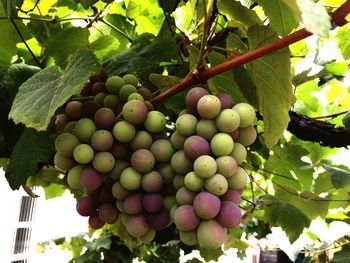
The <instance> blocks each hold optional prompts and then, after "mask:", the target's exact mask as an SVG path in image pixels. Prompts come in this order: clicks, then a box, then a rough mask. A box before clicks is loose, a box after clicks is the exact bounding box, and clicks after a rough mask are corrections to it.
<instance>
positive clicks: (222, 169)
mask: <svg viewBox="0 0 350 263" xmlns="http://www.w3.org/2000/svg"><path fill="white" fill-rule="evenodd" d="M235 146H236V144H235ZM235 146H234V147H235ZM234 147H233V148H234ZM231 154H232V153H231ZM216 164H217V167H218V170H217V173H218V174H222V175H223V176H225V177H230V176H233V175H234V174H235V173H236V171H237V162H236V160H235V159H234V158H233V157H232V156H228V155H226V156H221V157H219V158H217V159H216Z"/></svg>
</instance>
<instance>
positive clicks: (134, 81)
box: [123, 74, 139, 87]
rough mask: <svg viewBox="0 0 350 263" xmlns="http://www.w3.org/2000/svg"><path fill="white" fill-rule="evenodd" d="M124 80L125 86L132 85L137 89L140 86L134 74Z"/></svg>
mask: <svg viewBox="0 0 350 263" xmlns="http://www.w3.org/2000/svg"><path fill="white" fill-rule="evenodd" d="M123 80H124V82H125V84H130V85H133V86H135V87H137V86H138V85H139V80H138V79H137V78H136V76H135V75H133V74H126V75H124V76H123Z"/></svg>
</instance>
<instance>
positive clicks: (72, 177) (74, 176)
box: [67, 164, 84, 189]
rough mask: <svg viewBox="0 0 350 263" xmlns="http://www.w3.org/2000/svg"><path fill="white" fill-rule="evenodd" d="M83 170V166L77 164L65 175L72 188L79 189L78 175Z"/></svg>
mask: <svg viewBox="0 0 350 263" xmlns="http://www.w3.org/2000/svg"><path fill="white" fill-rule="evenodd" d="M83 170H84V166H83V165H81V164H78V165H76V166H74V167H73V168H72V169H70V170H69V172H68V175H67V183H68V185H69V186H70V187H71V188H72V189H81V188H82V186H81V183H80V175H81V173H82V172H83Z"/></svg>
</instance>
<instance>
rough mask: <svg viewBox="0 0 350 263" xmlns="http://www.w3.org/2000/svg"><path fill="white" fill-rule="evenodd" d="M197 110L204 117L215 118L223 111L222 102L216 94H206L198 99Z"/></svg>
mask: <svg viewBox="0 0 350 263" xmlns="http://www.w3.org/2000/svg"><path fill="white" fill-rule="evenodd" d="M197 110H198V113H199V115H200V116H201V117H202V118H203V119H214V118H215V117H216V116H217V115H218V114H219V113H220V111H221V102H220V100H219V99H218V97H216V96H214V95H204V96H203V97H201V98H200V99H199V101H198V104H197Z"/></svg>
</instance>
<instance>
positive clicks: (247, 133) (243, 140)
mask: <svg viewBox="0 0 350 263" xmlns="http://www.w3.org/2000/svg"><path fill="white" fill-rule="evenodd" d="M256 137H257V133H256V130H255V128H254V126H248V127H245V128H240V129H239V135H238V138H237V140H236V141H237V142H239V143H240V144H242V145H244V146H249V145H251V144H253V143H254V142H255V140H256Z"/></svg>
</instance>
